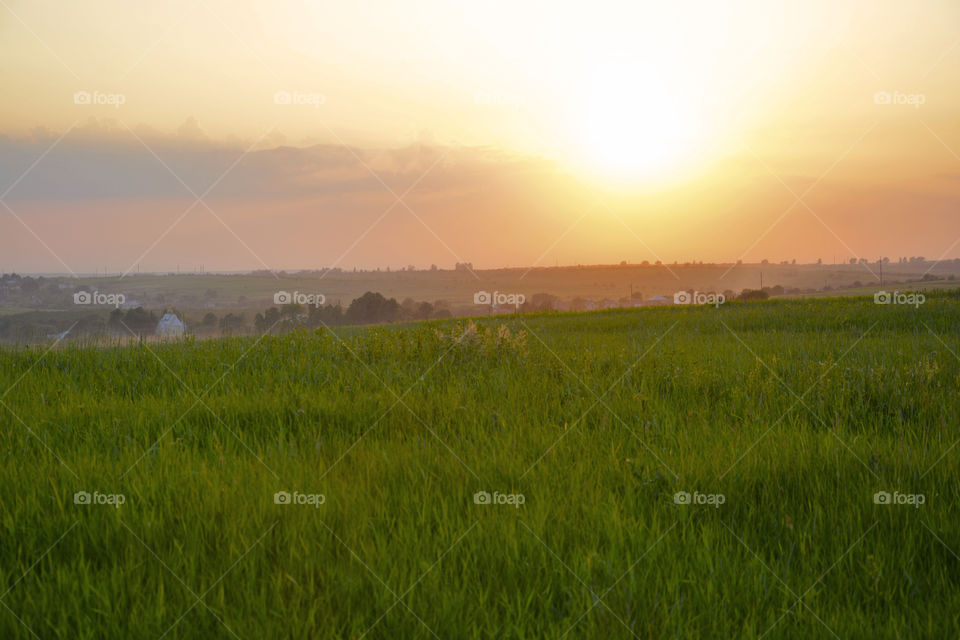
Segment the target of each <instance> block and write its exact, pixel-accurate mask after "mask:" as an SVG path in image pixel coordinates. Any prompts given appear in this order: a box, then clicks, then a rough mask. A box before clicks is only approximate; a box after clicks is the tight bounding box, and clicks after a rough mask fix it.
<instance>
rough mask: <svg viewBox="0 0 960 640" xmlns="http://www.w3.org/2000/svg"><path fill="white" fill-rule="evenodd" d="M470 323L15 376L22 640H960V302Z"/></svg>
mask: <svg viewBox="0 0 960 640" xmlns="http://www.w3.org/2000/svg"><path fill="white" fill-rule="evenodd" d="M473 322H475V323H476V324H473ZM473 322H470V321H464V320H459V321H458V320H453V321H442V322H430V323H425V324H421V325H415V326H390V327H374V328H367V329H359V328H356V329H348V330H339V329H338V330H337V332H336V333H334V332H333V331H330V330H320V331H316V332H300V333H293V334H288V335H284V336H272V335H271V336H266V337H262V338H260V339H256V338H237V339H222V340H210V341H190V340H186V341H177V342H170V343H154V342H150V343H144V344H141V345H124V346H109V345H89V346H79V345H64V344H61V345H57V346H55V347H52V348H51V346H50V345H47V346H43V347H30V348H7V349H4V350H2V351H0V394H2V395H0V456H2V465H0V487H2V491H0V605H2V606H0V637H2V638H32V637H37V638H155V639H156V638H169V639H174V638H203V639H209V638H242V639H244V640H247V639H251V640H252V639H260V638H361V637H365V638H384V639H393V638H634V637H636V638H661V637H671V638H727V637H738V638H760V637H763V638H814V637H816V638H828V637H839V638H908V637H909V638H946V637H954V638H955V637H957V636H958V635H960V555H958V554H960V517H958V510H957V501H958V497H960V480H958V479H960V464H958V459H960V447H957V446H955V445H956V444H957V442H958V440H960V393H958V388H960V358H958V354H960V338H958V328H960V296H958V294H957V293H955V292H954V293H948V292H938V293H933V292H931V293H929V294H928V297H927V300H926V302H925V304H923V305H922V306H919V307H915V306H908V305H899V304H891V305H875V304H873V299H872V298H855V299H827V300H781V301H775V302H764V303H728V304H725V305H722V306H720V307H719V308H713V307H669V308H645V309H635V310H615V311H607V312H596V313H564V314H560V313H551V314H539V315H528V316H503V317H493V318H483V319H477V320H475V321H473ZM878 492H881V493H879V495H877V496H875V494H877V493H878ZM883 492H886V493H888V494H889V498H888V496H887V495H886V494H885V493H883ZM878 502H879V503H878Z"/></svg>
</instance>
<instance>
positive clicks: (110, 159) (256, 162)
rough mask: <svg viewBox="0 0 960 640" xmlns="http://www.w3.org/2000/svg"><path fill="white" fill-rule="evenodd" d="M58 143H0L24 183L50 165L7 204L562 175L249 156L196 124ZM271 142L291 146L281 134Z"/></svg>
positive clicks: (280, 154)
mask: <svg viewBox="0 0 960 640" xmlns="http://www.w3.org/2000/svg"><path fill="white" fill-rule="evenodd" d="M57 137H59V134H57V135H54V134H53V133H51V132H50V131H48V130H46V129H38V130H36V131H35V132H33V133H32V135H30V136H29V137H28V138H26V139H20V140H15V139H11V138H9V137H3V138H0V171H2V173H3V174H4V175H10V176H18V175H20V174H21V173H22V172H23V171H25V170H26V169H27V168H28V167H30V166H31V165H32V164H33V163H34V161H36V159H37V158H40V157H41V156H43V157H42V160H40V161H39V162H38V163H37V164H36V166H35V167H34V168H33V169H31V170H30V171H29V172H28V173H27V174H26V175H25V176H24V177H23V179H22V180H21V181H20V182H19V183H18V184H17V185H16V187H15V188H14V189H13V190H12V191H11V193H10V194H9V196H8V198H9V199H11V200H39V201H64V200H101V199H103V200H106V199H129V200H137V199H149V200H163V199H168V198H178V199H179V198H184V197H191V194H190V190H192V191H193V192H194V193H196V194H197V195H200V194H202V193H203V192H205V191H206V190H207V189H208V188H210V187H211V185H215V186H214V187H213V191H212V192H211V196H212V197H218V198H247V199H260V198H284V199H287V198H297V197H312V196H324V195H331V194H337V195H341V194H342V195H346V194H364V193H369V192H384V191H386V190H387V187H389V189H390V190H393V191H394V192H395V193H396V194H397V195H400V194H401V193H402V192H403V191H405V190H406V189H407V188H408V187H409V186H410V185H411V184H413V183H415V182H417V181H418V180H422V184H421V186H426V185H429V188H430V189H434V190H450V189H464V188H479V187H480V185H479V184H478V183H477V181H478V179H484V178H486V179H491V178H492V179H497V176H499V177H500V179H504V178H508V177H509V176H511V175H517V174H526V175H529V173H531V172H533V173H542V174H549V173H551V172H553V171H555V169H554V167H553V166H552V165H551V164H549V163H547V162H545V161H542V160H539V159H536V158H522V157H515V156H510V155H507V154H503V153H499V152H495V151H493V150H492V149H486V148H468V147H462V148H450V147H443V146H439V145H434V144H425V143H418V144H414V145H410V146H407V147H402V148H394V149H359V148H358V149H351V148H347V147H345V146H343V145H340V144H317V145H313V146H310V147H305V148H297V147H290V146H276V147H273V148H261V149H255V150H252V151H247V150H246V145H245V144H242V143H236V142H235V143H232V144H230V143H222V142H214V141H212V140H211V139H210V138H209V137H208V136H207V134H206V133H205V132H204V130H203V129H202V128H201V127H200V125H199V123H198V122H197V120H196V119H195V118H192V117H191V118H188V119H187V120H186V121H185V122H184V123H183V124H182V125H181V126H180V127H179V129H178V130H177V131H176V133H175V134H172V135H164V134H161V133H159V132H157V131H155V130H153V129H150V128H147V127H142V126H141V127H138V128H136V129H130V128H127V126H126V125H125V124H124V123H122V122H121V121H116V120H96V119H91V120H89V121H87V122H85V123H83V124H82V125H79V126H77V127H76V128H74V129H73V130H72V131H70V132H69V133H68V134H67V135H66V136H65V137H64V138H63V139H62V140H61V141H60V142H59V143H58V144H56V145H54V142H55V141H56V139H57ZM267 139H268V140H269V141H270V142H278V141H282V140H284V137H283V134H282V133H279V132H274V133H273V134H272V135H271V136H268V138H267ZM51 145H54V146H53V148H52V149H51ZM45 153H46V155H44V154H45ZM425 174H427V175H426V177H424V175H425ZM181 180H182V183H181ZM381 181H382V182H381ZM184 184H185V185H187V187H189V190H188V189H187V187H185V186H184ZM385 185H386V186H385Z"/></svg>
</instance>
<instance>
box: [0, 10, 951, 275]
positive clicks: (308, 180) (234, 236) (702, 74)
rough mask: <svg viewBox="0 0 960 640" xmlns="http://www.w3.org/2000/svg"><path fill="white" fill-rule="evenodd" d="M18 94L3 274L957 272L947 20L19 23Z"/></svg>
mask: <svg viewBox="0 0 960 640" xmlns="http://www.w3.org/2000/svg"><path fill="white" fill-rule="evenodd" d="M0 78H2V81H3V89H4V98H5V99H4V100H2V101H0V201H2V203H3V204H2V205H0V271H11V270H14V269H15V270H17V271H20V272H76V273H87V272H92V271H94V270H98V269H99V270H101V271H102V270H103V269H104V268H107V269H109V270H110V271H112V272H123V271H126V270H128V269H131V268H136V265H139V267H140V269H141V270H144V271H165V270H171V269H174V268H176V265H178V264H179V265H181V266H183V267H185V268H192V267H194V266H197V265H204V266H205V268H206V269H207V270H238V269H263V268H270V269H298V268H319V267H329V266H340V267H343V268H353V267H359V268H376V267H380V268H385V267H387V266H390V267H391V268H400V267H404V266H406V265H408V264H412V265H415V266H417V267H427V266H429V265H430V264H431V263H436V264H438V265H439V266H441V267H446V268H448V267H450V266H452V264H453V263H454V262H458V261H469V262H473V264H474V266H475V267H478V268H486V267H499V266H527V265H532V264H542V265H553V264H557V263H559V264H578V263H582V264H590V263H611V262H619V261H621V260H627V261H629V262H640V261H642V260H649V261H651V262H653V261H655V260H658V259H660V260H663V261H665V262H673V261H675V260H678V261H681V262H683V261H687V260H703V261H727V262H730V261H735V260H737V259H743V260H744V261H759V260H761V259H764V258H767V259H770V260H777V261H779V260H784V259H794V258H796V259H797V260H798V261H804V262H806V261H815V260H816V259H817V258H822V259H823V260H824V261H825V262H829V261H832V260H833V259H837V260H838V261H840V260H847V259H849V258H851V257H865V258H868V259H870V260H875V259H877V258H878V257H880V256H890V257H891V259H896V258H897V257H900V256H913V255H924V256H926V257H927V258H929V259H937V258H941V257H960V242H958V240H960V83H958V81H957V80H958V78H960V3H957V2H956V1H955V0H923V1H921V2H918V3H904V2H886V1H869V2H868V1H863V2H845V1H842V0H829V1H822V2H821V1H819V0H813V1H807V2H771V1H769V0H768V1H763V2H761V1H757V2H675V3H662V2H656V3H652V2H651V3H646V2H644V3H641V2H604V1H594V2H590V3H555V2H550V3H547V2H525V3H516V2H484V3H476V2H470V3H464V2H453V1H450V0H442V1H440V0H438V1H419V2H416V3H400V2H394V3H388V2H349V3H333V2H315V1H311V0H295V1H294V0H290V1H286V0H280V1H271V2H266V1H264V2H260V1H254V0H249V1H229V0H200V1H195V0H190V1H187V2H162V3H155V2H149V3H148V2H140V1H131V0H122V1H121V0H95V1H94V2H89V3H63V2H47V1H45V0H31V1H29V2H20V1H15V0H2V1H0ZM888 98H889V101H888ZM888 102H889V103H888Z"/></svg>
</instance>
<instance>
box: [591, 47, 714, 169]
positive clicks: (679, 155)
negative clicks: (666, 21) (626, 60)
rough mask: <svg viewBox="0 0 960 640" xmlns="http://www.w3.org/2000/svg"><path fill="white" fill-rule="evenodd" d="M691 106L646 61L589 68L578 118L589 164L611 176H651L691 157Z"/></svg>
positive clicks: (694, 138)
mask: <svg viewBox="0 0 960 640" xmlns="http://www.w3.org/2000/svg"><path fill="white" fill-rule="evenodd" d="M696 106H697V105H696V104H693V101H692V100H690V99H688V98H685V97H684V96H682V95H680V92H678V91H677V90H676V87H675V86H673V83H671V82H670V80H669V78H665V77H663V74H662V72H661V71H660V70H659V69H657V68H656V67H653V66H651V65H644V64H641V65H637V64H630V65H628V64H606V65H603V66H602V67H599V68H597V69H595V70H594V72H593V74H592V77H591V82H590V89H589V95H588V96H587V102H586V109H585V114H584V121H583V133H582V136H583V140H582V147H583V152H584V153H585V155H586V156H587V160H588V162H589V164H590V165H591V166H592V167H593V168H595V169H596V170H599V171H601V172H604V173H606V174H608V175H612V176H614V177H655V176H658V175H663V174H664V173H668V172H670V171H673V170H674V169H676V168H677V167H678V166H679V165H680V164H682V163H683V162H684V161H685V160H687V159H689V158H690V157H691V156H693V155H695V153H696V151H697V148H698V141H699V139H700V127H699V123H698V119H697V118H696Z"/></svg>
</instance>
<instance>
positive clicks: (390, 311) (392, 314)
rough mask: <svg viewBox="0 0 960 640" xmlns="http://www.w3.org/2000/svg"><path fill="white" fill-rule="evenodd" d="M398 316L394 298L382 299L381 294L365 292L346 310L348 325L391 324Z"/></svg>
mask: <svg viewBox="0 0 960 640" xmlns="http://www.w3.org/2000/svg"><path fill="white" fill-rule="evenodd" d="M399 315H400V305H399V304H398V303H397V301H396V300H395V299H394V298H390V299H387V298H384V297H383V295H382V294H379V293H374V292H372V291H367V292H366V293H365V294H363V295H362V296H360V297H359V298H357V299H356V300H354V301H353V302H351V303H350V306H349V307H348V308H347V313H346V319H347V323H348V324H371V323H377V322H393V321H394V320H396V319H397V317H398V316H399Z"/></svg>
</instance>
